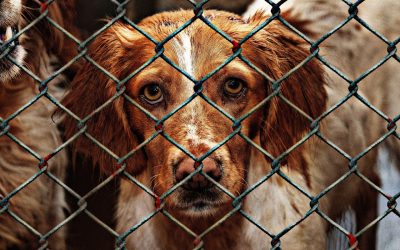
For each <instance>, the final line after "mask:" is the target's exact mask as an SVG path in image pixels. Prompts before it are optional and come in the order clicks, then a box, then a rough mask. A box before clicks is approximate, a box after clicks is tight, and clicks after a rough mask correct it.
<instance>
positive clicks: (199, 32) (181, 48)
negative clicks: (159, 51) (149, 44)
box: [139, 10, 244, 78]
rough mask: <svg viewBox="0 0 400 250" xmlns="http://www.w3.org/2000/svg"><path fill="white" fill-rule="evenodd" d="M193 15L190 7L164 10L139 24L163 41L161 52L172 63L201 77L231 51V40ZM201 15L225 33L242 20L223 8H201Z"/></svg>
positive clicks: (227, 56)
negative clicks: (203, 9)
mask: <svg viewBox="0 0 400 250" xmlns="http://www.w3.org/2000/svg"><path fill="white" fill-rule="evenodd" d="M193 16H194V13H193V11H175V12H166V13H161V14H157V15H154V16H152V17H149V18H146V19H144V20H143V21H142V22H141V23H140V25H139V26H141V27H143V28H144V29H145V31H146V32H147V33H148V34H150V36H152V37H153V38H154V39H155V40H157V41H159V42H162V41H166V42H165V43H163V47H164V52H163V53H164V55H166V56H167V57H168V58H169V59H170V60H171V61H172V62H173V63H175V64H176V65H177V66H178V67H179V68H181V69H182V70H184V71H185V72H186V73H188V74H189V75H191V76H193V77H194V78H201V77H203V76H204V75H205V74H207V73H209V72H211V71H212V70H213V69H214V68H216V67H218V66H219V65H220V64H222V63H223V62H224V61H225V60H227V59H228V58H229V57H230V56H231V55H232V44H231V43H230V42H229V41H228V40H227V39H226V38H224V37H223V36H222V35H221V34H219V33H218V32H217V31H216V30H214V29H213V28H211V27H210V26H209V25H208V24H206V23H205V22H204V21H203V20H200V19H197V20H192V19H193ZM203 17H204V18H205V19H207V20H209V21H210V22H212V24H213V25H215V26H216V27H218V28H219V29H221V30H222V31H223V32H226V33H228V35H230V34H229V33H232V31H233V32H236V33H237V30H239V29H236V28H235V25H242V24H244V21H243V20H242V19H241V18H240V16H237V15H235V14H232V13H228V12H224V11H215V10H211V11H205V12H204V13H203ZM191 20H192V22H191V23H190V24H189V25H187V26H186V27H185V28H184V29H183V30H181V31H180V32H176V30H177V29H179V28H180V27H182V26H184V25H186V24H187V23H188V22H190V21H191ZM236 33H235V34H236ZM165 39H168V40H165ZM182 77H183V75H182Z"/></svg>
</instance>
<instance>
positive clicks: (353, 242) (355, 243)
mask: <svg viewBox="0 0 400 250" xmlns="http://www.w3.org/2000/svg"><path fill="white" fill-rule="evenodd" d="M347 238H348V239H349V244H350V247H353V246H356V248H355V249H356V250H359V248H358V241H357V238H356V237H355V236H354V235H353V234H351V233H349V234H348V235H347Z"/></svg>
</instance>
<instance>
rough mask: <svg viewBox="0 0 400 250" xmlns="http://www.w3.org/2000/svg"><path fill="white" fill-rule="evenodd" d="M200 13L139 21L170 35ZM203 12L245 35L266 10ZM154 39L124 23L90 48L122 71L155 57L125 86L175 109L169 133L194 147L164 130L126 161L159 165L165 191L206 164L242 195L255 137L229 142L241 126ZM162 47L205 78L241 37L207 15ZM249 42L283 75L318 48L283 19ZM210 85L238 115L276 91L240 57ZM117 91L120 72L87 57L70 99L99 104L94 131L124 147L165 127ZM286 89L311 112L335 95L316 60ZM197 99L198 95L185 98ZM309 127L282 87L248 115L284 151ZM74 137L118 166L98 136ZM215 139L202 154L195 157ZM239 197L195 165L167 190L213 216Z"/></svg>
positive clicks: (155, 110) (150, 106) (252, 132)
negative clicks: (252, 13)
mask: <svg viewBox="0 0 400 250" xmlns="http://www.w3.org/2000/svg"><path fill="white" fill-rule="evenodd" d="M192 16H193V13H191V12H189V11H179V12H170V13H163V14H158V15H155V16H153V17H150V18H147V19H145V20H143V21H142V22H141V23H140V24H139V26H140V27H141V28H142V29H143V30H144V31H145V32H146V33H148V34H149V35H150V36H152V37H153V38H154V39H156V40H157V41H162V40H163V39H165V38H166V37H168V36H169V35H170V34H171V33H173V32H174V31H176V30H177V29H178V28H179V27H180V26H182V25H183V24H184V23H185V22H186V21H187V20H190V18H192ZM204 16H205V17H206V18H208V19H209V20H210V21H211V22H212V23H214V24H215V25H216V26H217V27H219V28H220V29H221V30H222V31H223V32H224V33H226V34H228V35H229V36H230V37H232V38H233V39H235V40H236V41H240V40H241V39H242V38H244V37H245V36H246V35H248V34H249V33H250V32H251V31H252V30H253V29H254V28H255V27H256V26H257V25H259V24H261V23H262V21H263V20H265V17H264V16H262V15H261V14H257V15H256V16H254V17H253V18H251V19H250V20H242V19H241V18H240V17H239V16H235V15H233V14H230V13H226V12H220V11H206V12H205V14H204ZM155 47H156V46H155V45H154V43H152V42H151V41H149V40H148V39H147V38H145V37H144V36H143V35H142V34H140V33H139V32H138V31H135V30H134V29H133V28H131V27H129V26H128V25H125V24H121V23H119V24H116V25H114V26H113V27H112V28H110V29H108V30H107V31H106V32H105V33H103V34H102V35H101V36H100V37H99V38H98V39H97V40H96V41H95V42H94V43H93V44H92V46H91V48H90V56H91V57H92V58H93V59H94V60H95V61H96V62H97V63H98V64H100V65H101V66H102V67H103V68H105V69H106V70H107V71H109V72H110V73H111V74H113V75H114V76H116V77H117V78H119V79H124V78H125V77H127V76H128V75H129V74H130V73H132V72H134V71H135V70H138V69H139V68H140V67H142V66H143V65H145V64H146V62H151V63H149V65H148V66H146V67H143V68H141V70H140V72H139V73H137V74H136V75H135V77H133V78H132V79H131V80H130V81H129V82H127V83H126V85H125V87H126V90H125V94H126V95H128V96H129V97H130V98H131V99H132V100H133V101H135V102H136V103H138V104H139V105H140V106H141V107H142V108H144V109H146V110H148V111H149V112H151V114H152V115H153V116H154V117H156V118H157V119H161V118H164V117H166V116H167V115H168V114H172V116H171V117H169V118H168V119H167V120H166V121H165V122H164V123H163V125H162V131H163V134H164V135H165V136H169V137H171V138H172V139H173V140H174V141H175V142H176V143H178V144H179V145H180V146H181V147H183V148H184V149H186V150H187V151H188V152H190V154H189V155H187V154H185V153H184V152H182V150H180V149H179V148H177V147H176V146H175V145H173V144H172V143H171V142H170V141H168V140H166V139H165V137H163V136H161V135H159V136H157V137H156V138H154V139H152V140H151V141H149V142H147V143H146V145H145V146H144V147H143V148H141V149H138V150H136V151H134V152H135V153H134V154H133V156H132V157H131V158H129V159H128V160H127V161H126V163H127V166H128V168H127V170H128V171H130V172H131V173H133V174H137V173H140V172H141V171H143V169H147V171H151V175H152V178H151V180H152V182H151V185H152V188H153V189H154V191H155V192H156V193H157V194H158V195H161V194H163V193H165V192H166V191H167V190H168V189H170V188H171V187H173V186H174V185H176V184H177V183H179V182H181V181H182V180H184V179H185V178H188V176H189V175H190V174H191V173H193V171H195V169H196V168H198V167H202V171H203V172H204V173H206V174H207V175H208V176H209V177H210V178H211V179H213V181H215V182H218V183H219V184H221V185H222V186H224V187H225V188H226V189H227V190H229V191H230V192H231V193H233V194H235V195H238V194H240V193H241V192H242V191H243V190H244V189H245V187H246V172H247V168H248V165H249V160H250V154H251V153H250V151H251V148H252V146H250V144H249V143H247V142H246V141H245V140H244V139H243V138H242V137H241V136H240V135H238V134H236V135H235V136H233V137H232V138H231V139H230V140H228V141H227V142H226V143H224V144H222V143H223V142H224V140H225V139H226V138H227V137H228V136H229V135H230V134H231V133H232V132H234V131H235V129H237V128H236V127H233V122H232V121H231V120H230V119H229V118H227V117H226V116H224V115H223V114H221V112H219V111H218V110H217V108H215V107H212V105H210V104H209V103H208V102H207V101H206V100H204V98H201V97H199V96H197V97H194V93H195V90H194V87H195V84H194V83H193V82H191V81H190V80H189V79H188V78H187V77H186V76H184V75H183V74H181V73H180V72H179V71H178V70H176V69H175V68H174V67H173V66H171V65H170V64H169V63H167V62H166V61H165V60H164V59H162V58H158V59H155V60H154V61H151V58H153V56H154V55H156V53H157V51H156V49H155ZM163 49H164V51H163V55H164V56H166V57H167V58H169V60H171V61H172V62H173V63H174V64H175V65H177V66H178V67H179V68H181V69H182V70H184V71H185V72H186V73H187V74H189V75H190V76H191V77H193V78H194V79H197V80H199V79H203V77H205V76H207V75H208V74H209V73H210V72H212V71H214V70H215V69H216V68H218V67H219V66H220V65H222V64H223V63H224V62H225V61H226V60H227V59H228V58H229V57H230V56H231V55H232V54H233V52H232V44H231V43H230V42H228V41H227V40H226V39H225V38H223V37H222V36H221V35H220V34H218V33H217V32H215V31H214V30H212V29H211V28H210V27H209V26H207V25H206V24H204V23H203V22H202V21H200V20H197V21H195V22H194V23H193V24H191V25H190V26H188V27H187V28H186V29H184V30H183V31H181V32H179V33H178V34H177V35H176V36H174V37H173V38H172V39H170V40H169V41H168V42H166V43H165V45H164V46H163ZM242 49H243V51H242V55H243V56H244V57H245V58H247V59H248V60H249V61H251V62H252V63H253V64H254V65H256V66H257V67H258V68H259V69H260V70H262V71H263V72H265V73H266V74H267V75H269V76H270V77H272V78H274V79H279V78H280V77H282V76H283V75H285V74H286V73H287V72H288V71H290V70H291V69H293V68H294V67H296V66H297V65H299V64H300V63H301V62H302V61H303V60H304V59H305V58H306V57H307V56H308V55H309V54H310V52H308V50H307V46H306V44H305V42H303V41H302V40H301V39H299V38H297V37H296V36H295V35H293V34H292V33H290V32H288V31H287V30H286V29H285V28H284V27H283V26H282V25H280V24H279V23H277V22H272V23H271V24H270V25H268V26H267V27H266V28H264V29H262V30H260V31H259V32H258V33H256V34H255V35H254V36H253V37H251V38H250V39H249V40H248V41H247V42H245V43H244V44H243V45H242ZM158 51H160V50H158ZM202 88H203V89H202V92H201V93H202V95H204V96H205V97H206V99H208V100H210V101H211V102H212V103H214V104H216V105H218V107H220V108H221V109H223V110H224V111H226V112H227V113H229V114H230V116H231V117H234V118H239V117H243V116H244V115H245V114H246V113H248V112H249V111H250V110H252V109H253V108H254V107H256V105H257V104H259V103H261V102H262V101H263V100H264V99H265V98H266V97H267V96H269V95H270V94H271V93H272V86H271V83H270V82H268V81H267V80H266V79H265V78H264V77H263V76H262V75H260V74H259V73H257V72H256V70H255V69H253V68H252V67H250V66H248V65H247V64H246V63H245V62H244V61H242V60H241V59H239V58H236V59H234V60H232V61H231V62H230V63H228V64H227V65H226V66H225V67H223V68H222V69H221V70H219V71H218V72H217V73H215V74H214V75H212V76H211V77H210V78H209V79H207V80H206V81H205V82H204V83H203V84H202ZM197 90H198V89H197ZM117 91H118V90H117V83H116V82H114V81H113V80H111V79H110V78H109V77H108V76H107V75H106V74H104V73H103V72H100V71H99V70H98V69H96V67H94V66H93V65H91V64H90V63H86V65H85V66H84V67H83V68H82V70H81V71H80V73H78V76H77V77H76V78H75V80H74V83H73V84H72V89H71V91H70V93H69V94H68V96H67V97H66V99H65V105H66V106H67V107H68V108H70V109H71V110H72V111H73V112H75V113H76V114H77V115H79V116H80V117H81V118H84V117H86V116H87V115H89V114H91V119H90V120H89V121H88V122H87V123H86V124H85V125H86V126H87V132H88V133H89V134H90V135H92V136H93V137H94V138H96V139H97V140H98V141H99V142H100V143H102V144H103V145H104V146H106V147H108V148H109V149H110V150H111V151H113V152H114V153H115V154H116V155H118V156H119V157H122V156H124V155H126V154H127V153H128V152H131V151H132V150H134V149H135V148H136V147H137V146H138V145H139V144H140V143H141V142H144V141H145V140H148V139H149V138H152V136H153V135H154V134H155V133H156V130H157V129H156V128H155V127H156V122H155V121H154V120H152V119H151V118H149V116H148V115H146V114H145V113H144V112H142V111H141V110H140V109H139V108H137V107H135V106H134V105H132V104H131V103H130V102H129V101H128V100H127V99H126V98H123V97H122V96H120V97H118V95H117ZM281 95H282V96H284V97H285V98H286V99H288V100H289V101H291V102H292V103H293V104H294V105H296V106H297V107H299V108H300V109H301V110H303V111H304V112H305V113H308V114H309V115H310V116H312V117H317V116H318V115H319V114H321V112H323V110H324V107H325V102H326V92H325V89H324V76H323V73H322V68H321V65H320V64H319V63H318V62H317V61H316V60H311V61H310V62H308V63H306V64H305V65H304V66H302V67H300V68H299V69H298V70H297V71H295V72H294V73H293V74H292V75H291V76H290V77H289V78H287V79H286V80H285V81H284V82H283V84H282V88H281ZM112 97H114V101H113V102H112V103H109V105H107V107H106V108H104V109H103V110H102V111H100V112H98V113H92V112H93V111H95V110H96V109H97V108H98V107H100V106H101V105H103V104H105V103H106V102H107V100H110V98H112ZM188 99H192V100H191V101H190V102H189V103H187V105H183V106H182V107H181V105H182V104H183V103H185V102H186V101H187V100H188ZM180 107H181V108H180ZM176 110H178V111H176ZM175 111H176V112H175ZM65 124H66V131H67V134H68V135H69V136H72V135H73V134H74V133H76V132H77V131H78V129H77V128H76V127H77V122H76V120H74V119H67V121H66V123H65ZM81 128H82V127H81ZM309 128H310V122H309V121H308V120H307V119H305V118H304V117H303V116H302V115H301V114H300V113H299V112H297V111H296V110H295V109H293V108H292V107H290V106H289V105H288V104H285V102H283V101H282V100H281V99H280V98H278V97H275V98H272V99H271V100H270V101H268V102H266V104H265V105H264V106H262V107H261V108H259V109H257V111H256V112H255V113H254V114H253V115H251V116H249V117H248V118H247V119H245V120H244V121H243V122H242V123H241V130H240V131H241V133H242V134H243V135H245V136H247V137H248V138H251V139H252V140H253V141H254V142H256V143H259V144H260V145H261V146H262V147H263V148H265V149H266V150H267V151H269V152H270V153H271V154H272V155H273V156H274V157H277V156H279V155H280V154H281V153H283V152H284V151H285V150H287V149H288V148H289V147H290V146H292V145H293V144H294V143H295V142H297V141H298V140H299V139H300V138H301V137H302V136H304V134H305V132H307V131H309ZM158 129H161V127H160V126H158ZM221 144H222V145H221ZM74 147H75V150H77V151H79V152H81V153H84V154H86V155H87V156H89V157H92V158H93V160H94V161H95V163H96V164H99V165H100V167H101V168H102V169H103V170H105V171H110V170H113V169H115V159H114V161H112V160H111V157H110V156H109V153H105V152H104V149H102V148H101V147H99V146H98V145H95V144H94V143H92V142H90V141H89V140H86V139H84V138H81V139H79V140H78V141H77V142H76V144H75V145H74ZM216 148H218V149H217V150H215V151H213V152H212V153H211V154H210V155H209V157H207V158H205V159H204V160H202V162H199V161H196V160H197V159H199V158H201V157H202V156H203V155H204V154H206V153H208V152H211V151H212V150H213V149H216ZM291 159H292V158H290V157H289V161H292V162H291V163H293V164H291V165H292V166H294V167H295V168H296V167H298V168H302V167H303V166H299V165H301V163H299V162H296V161H295V160H291ZM201 163H202V164H201ZM231 201H232V200H231V199H230V198H229V197H228V196H227V195H224V194H223V193H222V192H221V191H220V190H219V189H218V188H217V187H216V186H215V185H213V184H212V182H211V181H210V180H209V179H207V178H205V177H204V176H202V175H200V174H196V175H194V176H193V177H192V178H191V179H188V180H187V182H186V183H185V184H183V185H182V186H180V187H179V188H178V189H177V190H176V191H175V192H174V193H173V194H172V195H170V196H169V197H168V198H167V199H166V205H167V208H171V209H173V210H174V211H178V212H182V213H183V214H191V215H198V216H204V215H207V214H212V213H214V212H216V211H218V210H219V209H222V208H224V207H225V206H226V205H228V204H229V203H230V202H231Z"/></svg>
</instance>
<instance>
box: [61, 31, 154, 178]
mask: <svg viewBox="0 0 400 250" xmlns="http://www.w3.org/2000/svg"><path fill="white" fill-rule="evenodd" d="M116 26H118V27H119V28H121V27H123V26H122V25H120V24H116ZM119 28H110V29H108V30H106V31H105V32H104V33H102V34H101V35H100V36H99V37H98V38H97V39H95V41H94V42H93V44H92V45H90V47H89V50H88V55H89V57H90V58H91V59H92V60H94V61H95V62H96V63H97V64H98V65H100V66H101V67H103V68H104V69H105V70H107V71H108V72H110V73H111V74H113V75H114V76H115V77H117V78H119V79H123V78H124V77H126V76H125V75H124V72H123V71H127V70H129V73H131V72H132V71H133V70H134V69H135V67H138V66H139V65H135V61H129V60H128V59H127V56H128V54H129V53H134V54H135V55H137V56H140V54H141V53H140V50H139V49H138V51H136V52H135V51H132V50H129V51H127V50H126V48H125V46H126V44H125V43H126V42H127V41H125V40H121V39H123V38H122V37H120V34H119V33H117V31H116V30H118V32H119V31H120V30H121V29H119ZM130 32H133V31H132V30H130ZM129 34H131V33H129ZM131 35H132V34H131ZM130 38H131V39H134V37H130ZM139 41H140V39H139ZM130 43H134V41H130ZM138 44H140V42H138ZM129 73H128V74H129ZM117 92H118V90H117V83H116V82H114V81H113V80H111V78H110V77H108V76H107V75H106V74H105V73H104V72H102V71H101V70H99V69H98V68H97V67H96V66H94V65H93V64H92V63H90V62H89V61H85V63H84V64H83V65H82V67H81V69H80V70H79V71H78V73H77V75H76V76H75V78H74V80H73V82H72V83H71V88H70V90H69V92H68V94H67V95H66V97H65V98H64V100H63V104H64V105H65V107H67V108H68V109H69V110H71V111H72V112H73V113H75V114H76V115H77V116H78V117H80V118H85V117H87V116H88V115H90V114H91V113H93V112H94V111H95V110H96V109H98V108H99V107H101V106H102V105H104V104H105V103H106V102H107V101H109V100H110V99H112V98H113V97H115V95H116V93H117ZM126 106H127V101H126V100H125V99H124V97H123V96H122V95H121V96H119V97H116V98H115V99H114V100H113V101H112V102H111V103H109V105H108V106H106V107H105V108H104V109H102V110H101V111H99V112H98V113H96V114H94V115H93V117H91V118H90V119H88V121H87V122H86V124H84V126H86V127H87V129H86V133H87V134H89V135H90V136H92V137H94V138H95V139H96V140H97V141H98V142H100V143H101V144H102V145H104V146H105V147H106V148H108V149H109V150H110V151H112V152H113V153H114V154H116V155H117V156H118V157H122V156H125V155H126V154H127V153H128V152H130V151H131V150H133V149H135V147H136V146H137V145H138V138H137V137H136V136H135V134H134V133H133V131H132V129H131V127H130V124H129V120H128V117H127V112H126ZM63 127H64V129H65V135H66V137H67V138H71V137H72V136H73V135H75V134H76V133H77V132H78V131H79V129H80V128H78V122H77V121H76V119H73V118H72V117H71V116H69V115H67V117H65V119H64V122H63ZM72 150H73V151H74V152H77V153H81V154H83V155H84V156H85V157H89V158H92V160H93V162H94V164H95V165H98V166H99V167H100V168H101V169H102V170H103V171H104V172H106V173H110V172H112V171H114V170H115V167H116V165H117V164H116V163H117V161H116V160H115V159H113V158H112V157H111V156H110V154H108V153H106V152H105V150H104V149H103V148H101V147H99V146H98V145H96V144H95V143H93V142H92V141H91V140H89V139H88V138H87V136H85V135H81V136H80V137H78V138H77V140H76V141H74V143H73V145H72ZM145 162H146V161H145V155H144V152H143V151H142V150H139V151H137V152H136V153H135V154H134V155H133V156H132V157H130V158H128V160H127V161H126V162H125V163H126V164H127V170H128V171H129V172H131V173H133V174H135V173H137V172H139V171H141V170H142V169H143V168H144V167H145Z"/></svg>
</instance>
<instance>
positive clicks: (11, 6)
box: [0, 0, 78, 249]
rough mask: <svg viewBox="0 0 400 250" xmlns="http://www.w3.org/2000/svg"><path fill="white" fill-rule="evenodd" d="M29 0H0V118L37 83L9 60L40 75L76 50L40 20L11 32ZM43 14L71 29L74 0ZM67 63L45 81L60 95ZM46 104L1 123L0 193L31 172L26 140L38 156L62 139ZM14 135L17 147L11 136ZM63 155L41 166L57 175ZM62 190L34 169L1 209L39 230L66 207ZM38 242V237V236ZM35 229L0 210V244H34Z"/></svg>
mask: <svg viewBox="0 0 400 250" xmlns="http://www.w3.org/2000/svg"><path fill="white" fill-rule="evenodd" d="M39 3H40V2H38V1H34V0H3V1H1V2H0V39H1V46H2V47H4V49H3V50H2V51H1V55H2V57H1V59H0V117H1V118H2V119H3V120H4V119H7V118H9V117H10V116H11V115H13V114H14V113H15V112H17V110H18V109H20V108H21V107H23V106H24V105H26V104H27V103H28V102H30V101H31V100H33V99H34V97H35V96H36V95H37V94H39V92H40V91H38V83H37V82H35V80H34V79H33V78H32V77H31V76H29V75H28V74H27V73H25V72H24V71H22V70H20V68H19V67H18V66H17V65H15V64H14V63H13V62H12V61H11V60H14V62H15V63H16V64H19V65H23V66H24V67H26V68H27V69H28V70H30V71H31V72H32V73H33V74H34V75H36V76H37V77H38V78H40V79H42V80H44V79H47V78H48V77H49V76H50V75H51V74H52V73H53V72H54V71H55V70H57V69H58V67H60V65H64V64H65V63H66V62H68V61H69V60H70V59H72V55H73V54H74V51H76V49H74V48H73V46H74V44H73V41H71V40H69V39H68V38H67V37H66V36H64V35H63V34H62V33H61V32H60V31H58V30H57V29H55V28H54V27H53V26H51V25H50V24H49V23H48V22H47V21H45V20H43V21H40V22H38V23H37V24H36V25H35V26H33V27H31V28H29V29H28V30H26V31H25V32H24V33H23V34H21V35H18V37H16V35H17V34H19V31H20V30H22V29H23V28H24V27H26V26H27V25H28V24H30V23H31V22H32V21H33V20H35V18H37V17H38V16H39V15H40V14H41V11H44V10H45V6H43V5H42V6H41V5H39ZM47 10H48V16H49V17H50V18H52V19H53V20H54V21H55V22H56V23H58V24H59V25H61V26H62V27H64V28H65V29H67V30H68V31H69V32H71V33H72V34H75V35H77V33H78V32H77V31H76V29H75V28H74V26H73V21H74V20H73V19H74V11H75V10H74V0H67V1H55V2H53V3H52V4H51V5H49V6H47ZM74 70H75V69H74V68H69V69H68V70H66V71H65V72H64V74H63V75H60V76H58V77H56V78H55V79H54V80H52V81H50V82H49V83H48V88H49V90H48V91H49V93H51V94H52V95H53V96H54V97H56V98H60V97H61V96H62V95H63V94H64V89H63V85H65V83H66V82H67V81H68V77H67V75H68V76H72V75H73V71H74ZM53 112H54V106H53V105H52V104H51V103H50V102H49V101H48V100H45V98H44V97H42V98H41V99H39V100H37V101H35V102H34V103H33V104H32V105H31V106H30V107H28V108H27V109H26V110H24V111H23V112H22V113H19V114H18V115H17V116H16V117H15V118H12V119H10V120H8V122H7V124H5V123H3V124H2V125H3V126H2V128H1V129H0V172H1V174H0V196H1V199H3V198H4V197H6V196H7V195H9V194H10V193H11V192H12V191H13V190H15V189H16V188H18V187H19V186H20V185H21V184H23V183H24V182H26V181H27V180H28V179H29V178H31V177H33V176H34V175H35V173H37V172H38V171H39V167H38V166H39V165H40V161H39V160H38V159H36V158H35V157H34V156H32V155H31V154H30V153H29V152H28V151H27V150H26V149H25V148H24V147H25V146H26V147H29V148H30V149H31V150H33V151H34V152H35V153H36V154H37V155H38V156H39V157H41V158H44V157H46V156H47V155H49V154H50V153H51V152H53V151H54V150H55V149H56V148H57V147H58V146H59V145H61V143H62V140H61V136H60V133H59V131H58V129H57V126H56V124H55V123H54V122H53V121H52V119H51V116H52V114H53ZM11 134H12V136H15V137H16V138H17V139H18V140H19V141H20V142H21V143H22V144H23V145H24V147H22V146H20V145H18V144H17V143H16V142H14V141H13V140H11V138H10V137H9V135H11ZM66 164H67V159H66V155H65V153H64V152H60V153H58V154H57V155H56V156H55V157H53V158H52V159H51V160H49V162H48V171H49V172H51V173H53V174H54V175H56V176H57V177H58V178H60V179H61V180H63V179H64V175H65V171H66ZM3 202H5V200H3ZM65 204H66V203H65V197H64V191H63V189H62V188H61V187H60V186H58V185H57V184H56V183H55V182H54V181H52V180H50V179H49V178H48V177H47V176H45V175H42V176H40V177H38V178H37V179H35V180H34V181H33V182H32V183H30V184H29V185H27V186H26V187H25V188H23V189H22V190H21V191H19V192H18V193H16V194H15V195H13V196H12V197H11V198H10V199H9V200H7V203H4V204H2V205H3V206H5V205H7V206H8V210H9V211H10V212H12V213H14V214H16V215H17V216H19V217H20V218H22V220H24V221H25V222H27V223H28V225H29V226H31V227H33V228H34V229H35V230H37V231H38V232H39V233H41V234H45V233H47V232H48V231H49V230H50V229H52V228H53V227H54V226H56V225H57V224H58V223H60V222H61V221H62V220H63V219H64V218H65V215H64V211H63V209H65V208H66V205H65ZM64 231H65V230H64V229H61V230H60V231H59V232H57V233H55V234H54V235H52V236H51V237H50V239H49V242H50V245H49V247H50V248H51V249H65V236H64ZM42 243H43V244H44V243H45V242H42ZM38 247H39V239H38V236H36V235H35V234H33V233H31V232H29V231H28V229H27V228H26V227H24V226H23V225H21V224H20V223H19V222H18V221H16V220H14V219H13V218H12V217H11V216H10V215H9V214H8V213H7V212H3V213H2V214H1V215H0V249H37V248H38Z"/></svg>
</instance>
